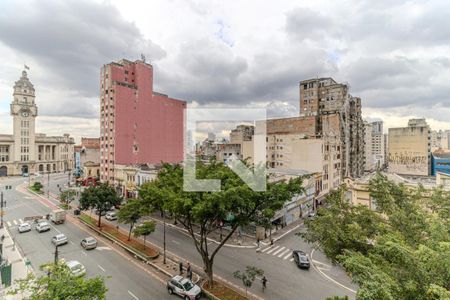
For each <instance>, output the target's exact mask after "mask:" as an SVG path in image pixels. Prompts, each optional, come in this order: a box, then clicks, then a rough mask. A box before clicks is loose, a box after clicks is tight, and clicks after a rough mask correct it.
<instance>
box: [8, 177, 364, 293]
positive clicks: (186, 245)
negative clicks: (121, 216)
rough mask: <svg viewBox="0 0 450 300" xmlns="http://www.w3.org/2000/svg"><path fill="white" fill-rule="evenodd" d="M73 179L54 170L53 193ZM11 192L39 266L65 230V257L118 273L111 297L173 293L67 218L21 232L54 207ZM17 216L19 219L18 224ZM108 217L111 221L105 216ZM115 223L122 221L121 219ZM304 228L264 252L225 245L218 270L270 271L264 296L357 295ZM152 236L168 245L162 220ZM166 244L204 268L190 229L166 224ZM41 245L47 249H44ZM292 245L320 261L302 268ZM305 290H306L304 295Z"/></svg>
mask: <svg viewBox="0 0 450 300" xmlns="http://www.w3.org/2000/svg"><path fill="white" fill-rule="evenodd" d="M42 179H43V180H42ZM40 180H41V182H42V183H43V184H44V188H43V191H44V192H45V195H46V194H47V176H44V177H42V178H41V179H40ZM67 180H68V178H67V175H64V174H61V175H59V174H58V175H52V176H51V179H50V193H51V194H54V195H58V194H59V188H58V185H59V187H60V188H61V189H66V188H67ZM24 181H26V180H25V179H24V178H21V179H13V182H14V183H15V184H16V185H17V184H19V183H24ZM8 193H10V195H14V196H13V197H17V198H18V199H19V200H18V201H17V202H16V201H15V200H13V201H14V202H13V203H14V204H12V202H11V200H10V201H9V203H8V207H7V214H6V218H5V220H7V221H8V222H9V224H8V226H9V225H11V227H12V228H11V229H12V232H14V236H15V238H16V240H17V241H18V243H19V244H20V245H21V247H22V248H23V249H24V252H25V253H26V255H27V256H28V257H29V258H30V259H31V261H32V263H33V265H34V266H38V265H39V264H42V263H45V262H49V261H52V260H53V253H54V247H53V246H52V244H51V242H50V239H51V237H52V236H53V235H54V234H55V233H56V232H58V231H61V232H62V233H64V234H66V235H67V236H68V237H69V239H70V240H71V242H73V244H72V243H69V244H68V245H65V246H62V247H60V249H61V254H60V257H64V258H66V259H77V260H79V261H80V262H81V263H83V264H84V265H85V266H86V267H87V269H88V275H89V276H95V275H102V276H112V277H111V278H110V279H107V280H106V282H107V285H108V288H109V289H110V291H109V292H108V299H119V298H121V299H133V298H134V297H133V296H131V295H130V293H129V292H131V293H132V294H133V295H136V296H137V297H138V298H140V299H149V298H148V297H149V296H148V295H152V298H151V299H156V298H158V299H166V298H169V297H168V295H167V293H166V290H165V288H164V286H162V284H161V282H159V281H158V280H155V278H151V277H149V276H148V275H146V274H144V272H142V270H137V268H136V267H135V266H134V265H133V264H132V263H130V261H129V260H128V259H124V258H123V257H121V256H120V255H118V254H117V253H115V252H114V251H113V250H112V249H111V248H110V247H109V246H108V245H107V244H106V245H99V246H100V247H99V248H98V249H97V250H94V251H83V250H82V248H81V247H80V246H79V244H78V243H79V241H80V240H81V239H82V238H83V237H85V236H86V235H87V233H86V232H84V231H83V229H84V228H82V227H81V228H79V227H78V226H76V225H74V224H71V223H68V222H67V223H66V224H64V225H56V226H54V227H53V228H52V230H51V231H50V232H47V233H42V234H38V233H37V232H36V231H35V230H33V231H32V232H29V233H24V234H18V232H17V231H15V230H13V228H14V226H16V223H17V224H18V223H19V222H20V218H23V217H24V216H26V215H29V214H31V215H35V214H45V213H48V212H49V209H48V208H46V207H45V206H43V205H42V204H41V202H40V201H36V200H35V197H34V196H33V197H32V196H25V197H24V195H23V194H21V193H18V192H17V191H15V189H14V188H13V189H12V190H11V191H8ZM10 195H8V198H9V199H11V196H10ZM11 205H12V206H11ZM14 221H15V222H16V223H13V222H14ZM102 222H107V221H106V220H105V219H104V218H103V220H102ZM111 223H114V224H116V223H117V222H116V221H114V222H111ZM119 226H121V227H123V228H124V229H128V228H129V227H128V225H125V224H119ZM300 229H301V228H298V229H296V230H293V231H292V232H290V233H289V234H286V235H285V236H284V237H283V238H282V239H280V240H279V241H277V242H275V244H274V245H273V246H262V247H261V251H260V252H257V251H256V249H255V248H253V249H246V248H239V247H228V246H225V247H223V248H222V249H221V250H220V252H219V253H218V255H217V256H216V259H215V262H214V272H215V275H216V276H220V277H221V278H222V279H224V280H226V281H229V282H231V283H232V284H234V285H235V286H238V287H241V282H240V281H238V280H236V279H235V278H233V276H232V273H233V272H234V271H236V270H243V269H245V267H246V266H256V267H259V268H261V269H263V270H264V271H265V274H266V277H267V279H268V283H267V289H266V290H265V291H264V293H263V292H262V288H261V283H260V282H259V281H258V280H257V281H255V283H254V285H253V286H252V287H251V288H250V289H249V291H251V292H252V293H254V294H256V295H258V296H260V297H262V298H264V299H286V300H288V299H305V300H309V299H311V300H313V299H325V298H326V297H330V296H336V295H339V296H344V295H348V296H349V298H350V299H354V297H355V293H354V291H355V290H356V287H355V286H354V285H353V284H352V283H351V281H350V279H349V278H348V276H347V275H346V274H345V272H344V271H343V270H342V269H341V268H339V267H336V266H333V265H332V264H331V262H329V261H328V260H327V259H326V257H325V256H324V255H323V254H322V253H321V252H320V251H317V250H315V251H313V249H312V248H311V245H309V244H307V243H305V242H304V241H303V240H302V239H301V238H300V237H298V236H296V235H295V233H297V232H299V231H300ZM147 241H149V242H151V243H153V244H154V245H157V246H158V247H160V249H162V245H163V230H162V224H160V223H158V224H157V228H156V231H155V232H154V233H152V234H151V235H150V236H149V237H148V238H147ZM166 244H167V253H168V255H171V256H172V257H177V258H183V259H184V260H188V261H190V262H191V264H192V265H193V267H194V268H196V270H198V271H201V269H202V268H201V266H202V261H201V258H200V255H199V254H198V253H197V251H196V250H195V247H194V245H193V241H192V240H191V238H190V237H189V236H188V235H187V234H186V233H185V232H182V231H180V230H179V229H176V228H174V227H173V226H166ZM36 245H37V247H36ZM215 246H216V245H215V243H213V242H210V249H211V251H212V250H213V249H214V247H215ZM37 249H42V251H41V250H37ZM292 250H303V251H305V252H307V253H309V256H310V258H311V259H312V260H313V262H315V264H314V266H311V268H310V269H309V270H301V269H299V268H298V267H297V266H296V265H295V263H294V262H293V261H292ZM311 254H313V257H311ZM130 274H131V275H130ZM299 295H301V296H300V298H299ZM116 297H117V298H116ZM130 297H131V298H130ZM146 297H147V298H146ZM161 297H163V298H161Z"/></svg>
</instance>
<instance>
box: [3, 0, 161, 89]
mask: <svg viewBox="0 0 450 300" xmlns="http://www.w3.org/2000/svg"><path fill="white" fill-rule="evenodd" d="M21 4H23V2H9V4H8V5H2V9H1V10H0V41H1V42H2V43H3V44H5V45H7V46H9V47H11V48H13V49H15V50H17V51H18V52H19V53H23V54H25V55H28V56H30V57H32V58H33V60H34V63H36V64H39V66H40V67H41V69H42V70H44V71H45V76H41V78H44V77H45V79H41V83H45V84H51V85H53V86H57V85H58V86H60V87H61V86H63V87H66V88H68V89H70V90H73V91H77V92H78V93H79V94H80V95H81V96H88V97H93V96H98V81H99V69H100V67H101V66H102V65H103V64H104V63H108V62H110V61H113V60H117V59H119V58H121V57H129V58H133V57H135V58H138V57H139V53H141V52H142V53H145V54H147V56H149V58H152V59H159V58H162V57H164V56H165V54H166V53H165V52H164V50H163V49H162V48H161V47H159V46H158V45H156V44H154V43H152V42H151V41H149V40H146V39H145V38H144V37H143V36H142V34H141V33H140V31H139V29H138V28H137V27H136V26H135V24H133V23H130V22H128V21H126V20H125V19H123V17H122V16H121V15H120V12H119V11H118V10H117V9H116V8H115V7H113V6H111V5H109V4H106V3H95V2H90V1H85V0H77V1H75V0H68V1H53V0H44V1H41V0H39V1H37V0H35V1H30V2H27V3H26V5H21ZM17 11H20V14H18V13H16V12H17Z"/></svg>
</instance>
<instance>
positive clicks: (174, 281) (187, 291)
mask: <svg viewBox="0 0 450 300" xmlns="http://www.w3.org/2000/svg"><path fill="white" fill-rule="evenodd" d="M167 291H168V292H169V294H171V295H172V294H176V295H179V296H181V297H183V299H185V300H196V299H200V297H201V294H202V289H201V288H200V287H199V286H198V285H196V284H194V283H192V281H190V280H189V279H187V278H184V277H183V276H180V275H176V276H174V277H172V278H171V279H169V281H167Z"/></svg>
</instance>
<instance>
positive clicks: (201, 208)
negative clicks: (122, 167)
mask: <svg viewBox="0 0 450 300" xmlns="http://www.w3.org/2000/svg"><path fill="white" fill-rule="evenodd" d="M196 172H197V173H196V177H197V178H198V179H220V180H221V191H218V192H201V191H198V192H191V191H185V190H184V189H183V168H182V167H181V166H179V165H175V166H174V165H169V164H165V165H163V167H162V169H161V171H160V172H159V174H158V177H157V179H156V180H154V181H151V182H147V183H145V184H144V185H143V186H142V187H141V189H140V191H139V195H140V197H141V199H142V202H143V204H144V206H146V207H149V208H153V209H163V210H165V211H168V212H169V213H170V214H171V216H173V217H174V218H175V219H176V221H177V222H178V223H180V224H182V225H183V226H184V227H185V228H186V229H187V231H188V232H189V235H190V236H191V238H192V240H193V241H194V246H195V248H196V250H197V252H198V253H199V254H200V255H201V257H202V260H203V267H204V271H205V274H206V275H207V278H208V280H209V282H210V283H211V284H212V280H213V261H214V257H215V256H216V254H217V253H218V251H219V250H220V249H221V248H222V246H223V245H224V244H225V243H226V242H227V241H228V239H229V238H230V237H231V236H232V235H233V233H234V232H235V231H236V229H237V228H238V227H239V226H244V225H247V224H249V223H252V222H253V223H256V221H257V219H258V217H259V216H261V215H262V214H263V213H264V214H265V215H267V213H268V212H271V214H272V216H273V214H274V212H275V211H276V210H278V209H280V208H281V207H282V206H283V204H284V203H285V202H286V201H287V200H290V199H291V198H292V197H293V196H294V195H295V194H300V193H302V192H303V191H304V189H303V186H302V178H301V177H298V178H295V179H292V180H290V181H289V182H278V183H267V190H266V191H264V192H257V191H253V190H252V189H251V188H250V187H249V186H247V185H246V184H245V183H244V182H243V181H242V179H241V178H239V177H238V176H237V175H236V174H235V173H234V172H233V171H232V170H231V169H230V168H229V167H228V166H226V165H225V164H223V163H218V162H216V161H211V162H210V163H209V164H204V163H201V162H198V163H197V166H196ZM230 216H231V217H230ZM222 220H227V221H228V222H229V225H230V230H229V231H228V232H227V233H226V234H225V237H224V238H223V239H222V241H221V242H220V244H218V245H213V246H210V245H208V236H209V234H210V233H211V232H213V231H214V230H216V229H217V224H218V223H219V222H220V221H222Z"/></svg>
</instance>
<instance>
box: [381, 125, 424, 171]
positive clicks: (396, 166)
mask: <svg viewBox="0 0 450 300" xmlns="http://www.w3.org/2000/svg"><path fill="white" fill-rule="evenodd" d="M430 134H431V131H430V127H429V126H428V124H427V123H426V121H425V119H411V120H409V122H408V127H401V128H389V139H388V142H389V147H388V148H389V149H388V151H389V172H392V173H397V174H402V175H409V176H429V175H430V174H431V143H430Z"/></svg>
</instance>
